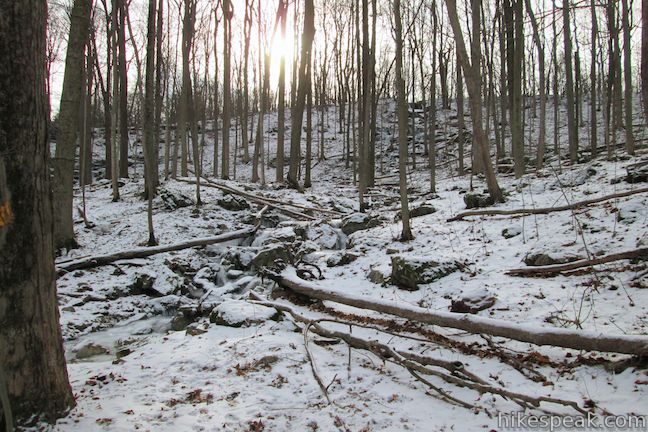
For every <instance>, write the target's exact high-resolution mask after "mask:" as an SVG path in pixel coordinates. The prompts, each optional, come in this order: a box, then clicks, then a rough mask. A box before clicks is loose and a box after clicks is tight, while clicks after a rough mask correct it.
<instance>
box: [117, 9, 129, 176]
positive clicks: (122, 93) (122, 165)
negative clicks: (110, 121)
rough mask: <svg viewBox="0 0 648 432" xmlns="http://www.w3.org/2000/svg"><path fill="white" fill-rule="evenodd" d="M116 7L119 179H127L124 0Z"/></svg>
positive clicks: (127, 143)
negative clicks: (117, 23)
mask: <svg viewBox="0 0 648 432" xmlns="http://www.w3.org/2000/svg"><path fill="white" fill-rule="evenodd" d="M115 3H116V4H117V5H118V12H119V25H118V26H117V43H118V47H119V53H118V55H119V62H118V63H119V69H118V70H119V73H118V76H119V177H122V178H128V145H129V139H128V70H127V67H126V15H127V14H128V5H127V4H126V0H115Z"/></svg>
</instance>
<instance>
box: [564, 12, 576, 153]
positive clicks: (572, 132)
mask: <svg viewBox="0 0 648 432" xmlns="http://www.w3.org/2000/svg"><path fill="white" fill-rule="evenodd" d="M570 4H571V3H570V1H569V0H564V1H563V32H564V42H565V75H566V81H565V92H566V93H567V132H568V136H569V163H570V164H572V165H573V164H575V163H576V161H577V160H578V135H577V130H576V129H577V127H578V124H577V123H576V112H575V103H574V72H573V70H572V62H573V56H572V41H571V25H570V20H569V9H570V7H571V6H570Z"/></svg>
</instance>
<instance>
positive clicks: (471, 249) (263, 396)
mask: <svg viewBox="0 0 648 432" xmlns="http://www.w3.org/2000/svg"><path fill="white" fill-rule="evenodd" d="M390 110H393V106H386V107H385V106H382V107H381V111H382V112H383V114H385V113H387V114H388V115H387V120H385V123H384V124H383V121H382V120H381V122H380V124H379V133H380V138H381V142H384V143H385V144H384V154H385V157H384V158H381V159H380V167H381V170H382V173H383V174H380V173H379V174H378V176H379V177H380V178H379V180H378V181H377V185H376V187H373V188H371V191H370V198H369V200H368V202H369V204H370V209H369V211H368V213H369V214H370V215H372V217H374V219H372V221H374V222H375V224H376V226H374V227H372V228H368V229H362V230H358V231H356V232H354V233H351V234H349V235H347V234H345V233H344V232H343V229H344V230H345V231H347V232H348V231H349V230H350V229H349V221H350V218H349V217H346V218H345V217H342V216H337V215H335V216H333V217H331V216H330V215H326V214H323V213H317V212H315V213H312V214H313V215H314V220H310V221H298V220H296V219H294V218H292V217H290V216H288V215H286V214H283V213H280V212H278V211H276V210H274V209H270V210H269V211H268V212H267V213H266V214H265V216H264V219H263V223H262V226H261V228H260V229H259V231H258V232H257V233H256V235H255V236H253V238H248V239H242V240H235V241H231V242H229V243H225V244H218V245H213V246H208V247H204V248H193V249H185V250H181V251H178V252H171V253H165V254H158V255H154V256H151V257H149V258H146V259H135V260H125V261H118V262H116V263H114V265H107V266H103V267H98V268H94V269H88V270H77V271H72V272H70V273H67V274H65V275H63V276H61V277H59V279H58V292H59V304H60V309H61V325H62V329H63V336H64V340H65V347H66V357H67V359H68V371H69V375H70V381H71V383H72V388H73V391H74V394H75V396H76V401H77V406H76V407H75V408H74V409H73V410H72V411H71V412H70V413H69V415H68V416H67V417H65V418H63V419H61V420H59V421H58V423H57V424H56V425H55V426H53V427H51V430H55V431H88V430H111V431H131V430H142V431H148V430H150V431H185V430H187V431H189V430H191V431H202V430H205V431H207V430H219V431H220V430H222V431H242V430H245V431H248V430H249V431H318V430H319V431H338V430H339V431H402V430H412V431H444V430H462V431H491V430H503V429H505V427H504V425H503V424H502V423H501V421H502V416H506V415H508V414H510V413H517V412H520V409H521V408H520V406H518V405H517V404H515V403H514V402H513V401H512V400H510V399H504V398H502V397H500V396H498V395H493V394H488V393H485V394H480V393H478V392H476V391H474V390H471V389H468V388H460V387H457V386H454V385H451V384H448V383H446V382H444V381H442V380H441V379H439V378H437V377H434V376H426V377H425V379H426V380H427V381H429V382H430V383H431V384H433V385H434V386H436V387H437V388H440V389H443V390H444V391H446V392H447V393H448V394H450V395H452V397H454V398H457V399H459V400H462V401H464V402H466V403H467V405H469V406H470V407H465V406H459V405H457V404H451V403H449V402H447V401H444V400H442V399H443V397H441V396H439V393H435V391H434V390H433V388H432V387H430V386H428V385H426V384H425V383H424V382H422V381H421V380H419V379H417V378H416V377H415V376H413V374H411V373H409V372H408V370H407V369H405V368H403V367H402V366H400V365H397V364H394V363H393V362H389V361H388V362H385V361H383V360H382V359H380V358H378V357H376V356H375V355H374V354H371V353H369V352H367V351H363V350H356V349H349V348H348V346H347V345H346V344H345V343H343V342H340V341H339V340H330V339H327V338H322V337H320V336H318V335H315V334H314V333H313V332H310V334H307V335H304V333H303V331H302V327H303V326H302V325H298V324H296V323H295V322H294V321H293V320H291V318H290V316H289V315H286V314H282V315H278V314H277V313H276V311H275V310H274V309H269V308H266V307H262V306H258V305H253V304H251V303H250V302H249V298H250V292H254V293H256V294H258V295H260V296H262V297H264V298H275V300H274V301H276V302H279V303H282V304H289V305H290V306H291V307H293V308H294V309H295V310H296V311H299V313H301V314H303V315H305V316H307V317H309V318H311V319H319V318H326V317H328V318H332V319H338V320H345V319H346V318H349V317H350V316H353V317H354V318H355V320H356V321H358V320H361V321H362V322H364V323H365V324H367V323H374V324H375V323H378V324H380V323H383V324H384V320H390V321H391V322H390V326H389V331H390V333H387V332H385V331H379V330H376V329H368V328H361V327H357V326H354V327H353V329H352V332H353V334H354V335H356V336H359V337H363V338H366V339H369V340H378V341H381V342H382V343H385V344H388V345H389V346H391V347H392V348H394V349H399V350H401V351H405V352H411V353H417V354H422V355H427V356H432V357H434V358H437V359H441V360H446V361H450V362H461V363H462V364H463V366H464V368H465V369H467V370H470V371H472V373H474V374H475V375H477V376H478V377H479V378H481V379H482V380H483V381H485V382H486V383H488V384H489V385H491V386H497V387H499V388H506V389H509V390H511V391H516V392H521V393H525V394H528V395H530V396H534V397H537V396H541V395H543V396H549V397H554V398H560V399H564V400H570V401H574V402H576V403H577V404H578V405H579V406H580V407H582V408H583V409H587V410H591V412H592V413H593V414H596V415H606V414H614V415H629V414H635V415H648V407H647V405H646V400H648V369H647V366H646V363H645V359H644V360H643V363H641V360H640V359H634V358H632V357H630V356H626V355H621V354H605V353H592V352H579V351H575V350H570V349H564V348H555V347H547V346H542V347H540V346H535V345H531V344H527V343H522V342H515V341H511V340H508V339H504V338H499V337H493V338H489V337H484V336H480V335H473V334H469V333H466V332H463V331H459V330H452V329H446V328H442V327H438V326H422V325H421V326H416V325H411V323H408V322H406V320H403V319H399V318H394V317H390V316H386V315H381V314H379V313H376V312H370V311H367V310H361V309H356V308H352V307H348V306H342V305H340V304H337V303H333V302H328V301H325V302H323V303H314V304H309V303H305V302H299V301H296V300H295V299H294V298H290V296H288V297H286V296H281V295H279V294H280V293H279V294H277V292H276V283H275V282H273V281H272V280H270V279H269V278H263V277H261V275H260V274H259V272H258V270H259V267H262V264H259V263H260V262H265V263H266V264H267V263H270V265H272V261H274V259H275V258H284V261H285V260H290V259H291V257H292V256H295V255H296V256H300V257H302V260H303V261H305V262H308V263H311V264H314V265H316V266H317V267H318V268H319V269H321V271H322V276H323V279H322V280H320V281H318V282H317V283H318V284H321V285H322V286H324V287H327V288H329V289H332V290H339V291H341V292H344V293H347V294H354V295H357V296H366V298H370V299H380V300H381V301H383V302H393V303H397V304H401V305H405V306H418V307H423V308H426V309H429V310H432V311H448V310H449V309H450V308H451V305H452V302H453V301H458V300H462V299H464V301H465V302H466V303H469V304H472V303H473V302H475V303H480V302H481V303H480V304H483V306H485V307H486V308H485V309H484V310H481V311H479V312H477V315H479V316H484V317H490V318H496V319H499V320H503V321H508V322H515V323H524V324H527V325H531V326H534V327H537V328H539V329H541V328H546V327H552V328H555V327H565V328H570V329H583V330H588V331H592V332H598V333H603V334H613V335H617V334H618V335H626V334H628V335H647V334H648V281H647V280H648V277H647V275H646V269H647V265H646V262H645V261H636V262H630V261H627V260H626V261H618V262H613V263H609V264H605V265H601V266H597V267H596V270H594V269H592V268H587V269H585V270H584V271H580V272H572V273H571V274H568V275H557V276H554V277H548V278H530V277H513V276H509V275H507V274H505V272H506V271H507V270H509V269H512V268H519V267H525V266H526V265H527V264H525V262H524V261H525V259H526V261H527V263H529V264H538V263H540V262H541V261H542V260H545V262H546V260H550V261H563V260H571V259H574V258H587V257H591V256H599V255H602V254H608V253H614V252H620V251H625V250H631V249H636V248H640V247H646V246H647V245H648V229H647V227H648V194H646V193H643V194H637V195H632V196H629V197H625V198H618V199H614V200H609V201H605V202H602V203H599V204H595V205H592V206H589V207H584V208H580V209H578V210H574V211H563V212H555V213H549V214H544V215H528V216H523V217H520V216H517V217H511V216H493V217H470V218H466V220H464V221H455V222H447V219H449V218H451V217H453V216H455V215H456V214H457V213H459V212H461V211H464V210H465V207H466V206H465V204H464V199H463V198H464V195H465V194H466V193H467V192H469V191H470V189H471V178H470V176H469V175H468V174H466V175H464V176H458V175H457V174H456V163H453V162H452V159H451V157H450V155H452V154H456V148H454V147H450V146H446V144H445V143H446V142H450V141H451V136H452V135H453V133H455V131H454V130H453V129H447V128H446V129H445V130H442V131H441V132H440V135H439V136H440V139H439V152H440V157H439V162H440V163H443V162H445V161H449V162H448V163H447V164H445V165H444V166H443V167H441V168H439V170H438V182H437V193H436V194H430V193H429V173H428V169H427V168H426V163H425V162H426V157H425V156H423V154H422V153H423V152H422V147H421V148H420V150H421V154H420V155H418V157H419V159H418V160H417V163H418V167H417V169H416V170H413V171H412V172H411V173H410V175H409V182H410V184H409V186H410V201H411V206H412V208H420V207H424V206H427V208H428V211H429V212H430V213H429V214H425V215H422V216H419V217H416V218H414V219H412V229H413V232H414V235H415V240H413V241H410V242H406V243H403V242H400V241H398V237H399V235H400V229H401V225H400V222H398V220H397V213H398V210H399V201H398V186H397V185H396V181H397V177H395V176H393V175H394V174H395V173H396V161H397V159H396V156H395V155H396V149H395V147H394V146H395V144H393V136H392V133H393V130H394V124H393V115H391V114H393V113H390V112H389V111H390ZM270 117H271V118H270V120H269V124H270V125H272V124H276V123H273V122H274V121H275V120H274V117H273V116H270ZM382 117H384V115H381V118H382ZM334 118H335V117H334V115H333V114H331V115H330V125H329V129H330V130H331V132H329V131H327V133H326V135H325V148H326V154H327V155H328V158H327V159H325V160H322V161H320V162H318V163H317V164H316V166H315V167H314V170H313V187H312V188H310V189H307V190H306V191H305V192H304V193H300V192H297V191H294V190H290V189H286V188H284V187H279V186H277V185H275V184H273V183H271V180H274V169H271V168H268V170H267V172H266V178H267V180H268V182H269V183H268V184H266V185H260V184H250V183H249V182H248V179H249V176H250V170H251V168H250V166H251V164H244V163H242V162H241V161H240V159H239V161H238V162H237V164H236V165H237V179H238V180H236V181H222V180H213V181H214V182H216V183H218V184H226V185H230V186H234V187H237V188H239V189H244V190H246V191H247V192H250V193H253V194H256V195H263V196H265V197H272V198H276V199H279V200H281V201H284V202H291V203H295V204H301V205H304V206H314V207H320V208H325V209H331V210H336V211H338V212H340V213H344V214H349V215H351V214H353V213H355V212H357V210H358V203H357V202H358V200H357V189H356V187H355V186H354V185H353V181H352V180H353V174H352V171H351V169H350V168H346V167H345V163H344V161H343V160H342V157H341V154H342V142H343V141H342V134H339V133H336V132H333V130H334V129H337V127H336V125H335V123H334V121H333V119H334ZM445 120H446V122H447V123H452V116H451V113H446V119H445ZM208 131H209V128H208ZM550 133H551V131H549V133H548V136H551V135H550ZM444 134H445V135H444ZM271 136H275V135H272V134H271ZM208 137H209V132H208ZM97 141H98V143H97V145H96V148H95V152H96V154H97V157H100V156H99V155H102V154H103V149H102V145H101V139H100V138H99V139H97ZM315 143H317V140H315ZM272 146H274V142H271V147H272ZM212 148H213V144H212V141H211V139H208V144H207V147H206V148H205V158H204V159H205V162H206V169H205V173H206V174H207V173H211V168H210V166H209V165H210V164H209V162H208V161H209V160H210V158H211V152H212V151H213V150H212ZM271 153H272V154H274V149H273V148H272V149H271ZM618 153H619V157H617V158H615V159H616V160H615V161H605V160H603V159H596V160H594V161H590V162H583V163H580V164H578V165H576V166H573V167H567V166H566V164H565V163H564V162H563V164H560V165H562V167H560V166H559V164H558V162H557V159H556V158H553V159H552V160H550V162H549V163H548V165H547V167H546V169H544V170H543V171H541V172H537V173H536V172H533V173H532V174H528V175H526V176H524V177H522V178H521V179H515V178H514V177H513V176H512V175H511V174H500V175H499V181H500V185H501V186H502V187H503V188H504V189H505V191H506V193H507V201H506V203H504V204H501V205H497V206H496V207H497V208H498V209H513V208H522V207H524V208H540V207H552V206H557V205H562V204H565V203H566V202H567V203H573V202H577V201H581V200H585V199H590V198H594V197H598V196H603V195H607V194H612V193H616V192H622V191H627V190H633V189H638V188H640V187H645V186H646V183H638V184H630V183H628V182H626V181H625V175H626V167H627V166H629V165H631V164H634V163H637V162H639V161H645V160H646V156H645V152H643V156H642V152H639V153H638V154H639V155H638V156H636V157H632V158H630V157H621V151H619V152H618ZM314 154H315V155H317V149H314ZM315 161H316V162H317V157H316V156H315ZM138 168H139V171H140V173H141V166H139V167H138ZM410 169H411V166H410ZM529 170H530V171H531V169H529ZM390 176H391V177H390ZM132 177H133V178H131V179H130V180H129V179H126V180H123V182H122V183H123V184H122V187H121V201H119V202H112V200H111V189H110V183H109V182H108V181H105V180H99V181H96V182H95V183H94V184H93V185H92V186H89V187H88V188H87V190H86V208H87V215H88V219H89V220H90V221H91V222H92V223H93V226H91V227H87V226H85V225H84V224H83V222H82V221H81V220H80V218H79V221H77V224H76V233H77V239H78V241H79V244H80V248H79V249H75V250H71V251H68V252H67V253H66V254H64V255H63V256H61V257H59V258H58V260H57V263H58V264H59V265H60V264H62V263H64V262H65V261H66V260H70V259H75V258H78V257H83V256H89V255H98V254H104V253H113V252H117V251H122V250H130V249H133V248H135V247H141V246H145V244H146V240H147V239H148V234H147V224H146V208H147V206H146V201H144V200H143V199H142V192H143V181H142V179H141V177H140V176H138V175H134V176H132ZM472 186H473V188H474V190H476V191H478V192H481V191H482V190H483V189H484V187H485V186H484V182H483V179H481V178H480V177H479V176H475V177H474V178H473V179H472ZM194 195H195V186H194V185H192V184H189V183H186V182H184V181H181V179H178V180H168V181H164V182H163V184H162V185H161V186H160V194H159V195H158V196H157V197H156V198H155V199H154V201H153V207H154V224H155V229H156V235H157V240H158V241H159V243H160V244H162V245H166V244H172V243H180V242H183V241H187V240H190V239H194V238H202V237H208V236H213V235H217V234H220V233H227V232H230V231H233V230H236V229H240V228H245V227H250V226H252V225H253V224H254V215H255V214H256V213H257V212H258V211H259V210H260V208H261V206H260V205H257V204H255V203H253V202H247V201H241V200H240V199H237V198H233V197H231V196H227V194H225V193H224V192H222V191H221V190H219V189H215V188H211V187H203V188H202V190H201V195H202V201H203V204H202V205H201V206H196V205H194V204H193V201H194V200H195V197H194ZM77 198H78V200H77V201H75V204H78V205H81V201H80V193H79V194H77ZM163 198H164V199H163ZM182 201H184V202H182ZM185 205H186V206H185ZM226 207H227V208H229V210H228V209H226ZM431 208H433V210H431ZM354 217H355V218H359V216H357V215H356V216H352V217H351V219H353V218H354ZM374 222H372V223H370V225H374ZM264 253H265V255H263V254H264ZM260 255H263V257H265V258H263V259H262V258H259V256H260ZM395 256H402V257H405V259H412V260H428V261H429V260H433V261H436V262H439V263H442V264H444V265H445V264H446V263H447V264H448V266H449V267H448V268H450V270H449V273H448V274H447V275H445V276H443V277H440V278H439V279H437V280H435V281H433V282H431V283H421V284H419V285H418V289H416V290H413V291H412V290H404V289H401V288H400V287H398V286H396V285H394V284H393V283H392V278H391V275H392V258H393V257H395ZM268 257H269V258H268ZM286 257H287V258H286ZM541 257H542V258H541ZM534 260H535V261H537V262H533V261H534ZM538 260H540V261H538ZM313 271H315V270H313ZM484 299H486V303H484V302H483V300H484ZM291 300H292V301H291ZM359 317H361V318H359ZM381 320H382V321H381ZM378 324H376V325H378ZM322 325H323V326H325V327H327V328H330V329H337V330H341V331H347V332H348V331H349V326H347V325H344V326H343V325H340V324H336V323H326V322H323V323H322ZM305 339H307V340H308V343H307V344H305ZM307 350H308V351H310V353H311V354H312V360H313V363H314V364H315V368H316V370H317V371H318V372H317V376H319V377H320V378H321V381H322V382H323V384H324V385H325V386H326V387H327V393H328V396H329V397H330V402H331V403H328V402H327V400H326V398H325V396H324V394H323V392H322V390H321V389H320V386H319V385H318V382H317V380H316V378H315V375H314V373H313V371H312V366H311V364H310V361H309V356H308V352H307ZM547 412H550V413H557V414H568V415H574V414H578V413H577V412H576V411H574V410H573V409H572V408H570V407H565V406H561V405H555V404H554V405H552V404H542V405H540V406H539V407H537V408H535V409H532V410H528V411H527V413H531V414H536V415H539V414H543V413H547Z"/></svg>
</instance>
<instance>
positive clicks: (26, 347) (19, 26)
mask: <svg viewBox="0 0 648 432" xmlns="http://www.w3.org/2000/svg"><path fill="white" fill-rule="evenodd" d="M88 3H89V2H88ZM79 7H80V8H81V11H83V10H85V9H84V7H87V8H88V9H89V5H84V4H80V5H79ZM0 10H2V17H1V18H0V58H2V67H0V95H1V97H0V322H1V323H2V325H1V326H0V346H1V347H2V349H1V350H0V386H2V388H3V390H5V389H6V393H5V395H6V396H8V399H9V400H8V402H9V405H10V406H11V408H10V409H9V407H7V406H5V409H4V410H3V411H4V413H7V414H9V415H7V417H6V418H4V415H2V416H0V417H3V418H0V420H1V422H0V424H1V426H0V428H4V430H12V429H13V428H14V426H19V427H21V426H26V423H27V422H29V421H31V422H33V421H34V420H39V418H38V417H40V419H42V420H46V421H50V422H51V421H54V420H55V419H56V418H57V417H60V416H62V415H64V414H65V413H66V412H67V411H68V410H69V409H70V407H72V406H73V405H74V397H73V395H72V390H71V388H70V384H69V381H68V375H67V369H66V365H65V357H64V351H63V338H62V336H61V329H60V327H59V313H58V303H57V297H56V273H55V270H54V248H53V246H54V239H53V232H52V230H53V224H52V195H51V192H50V174H49V167H48V165H49V150H48V140H47V125H48V116H49V102H48V97H47V93H46V82H47V76H46V73H47V70H46V64H45V29H46V10H47V5H46V2H45V1H44V0H21V1H19V2H15V1H13V0H0ZM82 16H83V13H81V12H80V11H77V15H76V17H75V18H74V19H75V21H83V19H82ZM85 28H86V27H81V28H80V33H81V34H80V39H81V41H78V42H79V44H80V45H81V46H83V43H85V42H84V41H85V39H86V38H87V32H85V31H83V29H85ZM73 39H74V38H73ZM82 54H83V53H81V58H82ZM77 66H80V67H83V62H82V61H81V62H79V64H78V65H77ZM68 81H69V80H68ZM77 84H80V82H79V81H77ZM80 89H81V88H80V86H79V88H78V90H79V91H80ZM68 94H69V93H68ZM76 107H77V111H76V114H77V115H78V112H79V111H78V105H76ZM3 155H9V157H8V158H7V159H6V160H3V159H4V158H3ZM3 393H4V392H3ZM5 402H6V401H3V405H4V403H5ZM4 413H3V414H4ZM37 416H38V417H37ZM11 420H14V421H13V422H12V421H11Z"/></svg>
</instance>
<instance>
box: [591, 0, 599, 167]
mask: <svg viewBox="0 0 648 432" xmlns="http://www.w3.org/2000/svg"><path fill="white" fill-rule="evenodd" d="M590 9H591V10H590V13H591V21H592V35H591V39H592V53H591V64H590V152H591V154H592V155H591V156H592V159H594V158H595V157H596V153H597V149H596V147H597V146H598V123H597V121H596V105H597V100H596V98H597V96H596V56H597V54H598V53H597V51H598V48H597V47H598V45H597V40H598V18H597V16H596V3H595V1H594V0H591V1H590Z"/></svg>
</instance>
